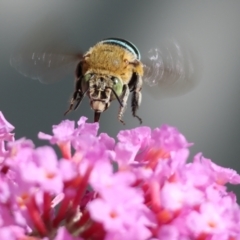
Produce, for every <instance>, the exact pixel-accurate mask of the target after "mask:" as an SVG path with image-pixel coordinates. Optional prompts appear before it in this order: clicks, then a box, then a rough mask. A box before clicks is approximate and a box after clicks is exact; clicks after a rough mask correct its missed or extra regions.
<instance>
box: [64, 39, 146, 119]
mask: <svg viewBox="0 0 240 240" xmlns="http://www.w3.org/2000/svg"><path fill="white" fill-rule="evenodd" d="M140 57H141V56H140V52H139V50H138V49H137V47H136V46H135V45H134V44H132V43H131V42H129V41H126V40H123V39H120V38H108V39H104V40H102V41H100V42H99V43H97V44H96V45H95V46H93V47H92V48H90V49H89V50H88V51H87V52H86V53H85V54H84V55H83V57H82V59H81V60H80V62H79V63H78V65H77V68H76V72H75V76H76V83H75V91H74V93H73V97H72V99H71V103H70V107H69V109H68V110H67V112H65V115H66V114H67V113H68V112H69V111H71V110H72V109H73V108H74V109H76V108H77V107H78V106H79V104H80V103H81V101H82V99H83V97H84V96H85V94H87V95H88V97H89V99H90V106H91V108H92V109H93V111H94V122H98V121H99V118H100V115H101V113H102V112H104V111H106V110H107V109H108V108H109V106H110V104H111V101H113V100H117V101H118V102H119V105H120V108H119V112H118V120H119V121H120V122H121V123H123V124H125V123H124V121H123V120H122V116H123V112H124V110H125V108H126V105H127V100H128V97H129V95H130V93H131V94H132V100H131V109H132V115H133V116H134V117H136V118H137V119H138V120H139V122H140V124H141V123H142V119H141V118H140V117H139V116H137V114H136V111H137V109H138V108H139V106H140V104H141V99H142V94H141V89H142V83H143V81H142V76H143V64H142V63H141V61H140ZM74 105H75V106H74Z"/></svg>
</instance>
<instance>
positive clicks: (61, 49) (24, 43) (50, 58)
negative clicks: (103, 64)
mask: <svg viewBox="0 0 240 240" xmlns="http://www.w3.org/2000/svg"><path fill="white" fill-rule="evenodd" d="M68 28H69V27H68V26H66V23H65V20H64V18H62V16H59V15H57V14H52V15H51V16H49V17H47V18H44V19H41V20H40V21H38V22H36V23H34V24H33V25H32V26H31V28H28V29H23V30H22V33H21V35H22V36H21V39H19V40H18V41H17V42H16V43H17V44H16V45H17V46H16V50H15V51H14V53H13V54H12V56H11V57H10V64H11V66H12V67H14V68H15V69H16V70H17V71H18V72H20V73H21V74H23V75H24V76H26V77H29V78H32V79H37V80H39V81H40V82H43V83H52V82H55V81H57V80H60V79H62V78H63V77H64V76H65V75H66V74H68V73H72V74H74V71H75V69H74V68H75V66H76V64H77V63H78V62H79V61H80V59H81V57H82V55H81V54H77V53H78V50H77V49H78V47H76V46H75V44H74V43H72V42H71V38H69V36H70V35H71V34H70V33H69V32H68ZM72 53H73V54H72Z"/></svg>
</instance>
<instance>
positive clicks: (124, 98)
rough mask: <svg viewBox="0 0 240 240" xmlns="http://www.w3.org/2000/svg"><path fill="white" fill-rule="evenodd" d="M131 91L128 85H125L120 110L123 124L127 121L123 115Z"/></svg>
mask: <svg viewBox="0 0 240 240" xmlns="http://www.w3.org/2000/svg"><path fill="white" fill-rule="evenodd" d="M129 93H130V90H129V87H128V85H124V86H123V92H122V95H121V103H122V106H120V108H119V112H118V120H119V121H120V122H121V123H122V124H123V125H125V122H124V121H123V120H122V117H123V113H124V111H125V109H126V106H127V100H128V96H129Z"/></svg>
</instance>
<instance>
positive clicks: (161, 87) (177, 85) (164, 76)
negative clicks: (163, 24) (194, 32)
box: [143, 40, 201, 99]
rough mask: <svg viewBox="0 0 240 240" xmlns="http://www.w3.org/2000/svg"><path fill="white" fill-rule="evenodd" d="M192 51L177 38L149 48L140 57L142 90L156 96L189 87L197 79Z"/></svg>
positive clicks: (196, 66) (181, 90) (179, 93)
mask: <svg viewBox="0 0 240 240" xmlns="http://www.w3.org/2000/svg"><path fill="white" fill-rule="evenodd" d="M197 60H199V59H197V58H196V56H194V53H193V52H192V51H191V50H190V49H189V48H188V47H185V46H184V44H180V43H179V42H177V41H176V40H168V41H166V42H165V43H164V44H162V45H161V46H160V47H159V48H153V49H151V50H150V51H149V52H148V58H146V59H145V61H144V60H143V63H144V77H143V81H144V82H145V83H146V84H145V90H146V91H147V92H149V93H150V94H151V95H152V96H153V97H155V98H158V99H159V98H160V99H161V98H168V97H175V96H178V95H183V94H185V93H187V92H189V91H191V90H192V89H193V88H194V87H195V86H196V85H197V84H198V82H199V79H200V76H199V73H200V68H201V67H200V63H199V61H197Z"/></svg>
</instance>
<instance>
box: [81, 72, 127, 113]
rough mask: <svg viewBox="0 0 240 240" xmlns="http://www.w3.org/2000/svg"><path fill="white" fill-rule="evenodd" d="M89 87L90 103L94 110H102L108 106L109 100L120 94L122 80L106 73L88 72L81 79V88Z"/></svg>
mask: <svg viewBox="0 0 240 240" xmlns="http://www.w3.org/2000/svg"><path fill="white" fill-rule="evenodd" d="M87 88H88V89H89V91H88V96H89V98H90V105H91V107H92V109H93V110H94V111H96V112H104V111H105V110H107V109H108V107H109V106H110V102H111V101H112V100H114V99H117V100H118V101H119V103H120V105H121V101H120V99H119V97H120V96H121V94H122V90H123V82H122V80H121V79H120V78H117V77H115V76H111V75H108V74H96V73H88V74H86V75H84V77H83V80H82V89H83V90H84V91H85V89H87Z"/></svg>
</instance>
